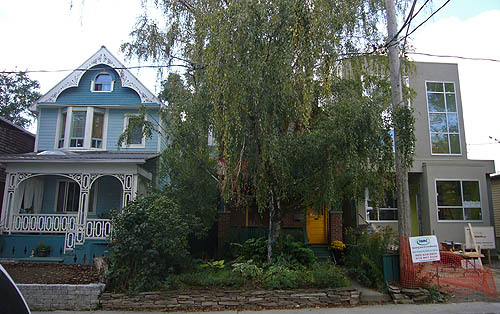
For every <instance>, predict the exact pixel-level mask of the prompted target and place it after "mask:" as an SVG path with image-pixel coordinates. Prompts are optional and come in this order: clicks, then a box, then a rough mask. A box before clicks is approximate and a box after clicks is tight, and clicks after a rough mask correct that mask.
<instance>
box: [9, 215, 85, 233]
mask: <svg viewBox="0 0 500 314" xmlns="http://www.w3.org/2000/svg"><path fill="white" fill-rule="evenodd" d="M76 218H77V215H76V214H14V215H13V217H12V225H11V229H10V231H11V232H22V233H66V232H68V231H71V230H74V229H75V228H76Z"/></svg>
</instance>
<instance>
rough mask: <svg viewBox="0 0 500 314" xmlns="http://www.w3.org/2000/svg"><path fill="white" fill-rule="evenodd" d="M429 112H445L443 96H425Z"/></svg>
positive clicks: (430, 94) (433, 94)
mask: <svg viewBox="0 0 500 314" xmlns="http://www.w3.org/2000/svg"><path fill="white" fill-rule="evenodd" d="M427 101H428V104H429V112H446V107H445V105H444V94H436V93H429V94H428V96H427Z"/></svg>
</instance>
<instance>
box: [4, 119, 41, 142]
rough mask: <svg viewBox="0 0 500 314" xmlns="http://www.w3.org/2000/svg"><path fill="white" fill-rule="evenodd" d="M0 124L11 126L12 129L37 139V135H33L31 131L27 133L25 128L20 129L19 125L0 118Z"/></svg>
mask: <svg viewBox="0 0 500 314" xmlns="http://www.w3.org/2000/svg"><path fill="white" fill-rule="evenodd" d="M0 122H2V123H5V124H7V125H9V126H10V127H11V128H13V129H16V130H18V131H21V132H23V133H25V134H26V135H30V136H32V137H35V134H33V133H31V132H29V131H26V130H25V129H24V128H22V127H20V126H19V125H17V124H14V123H12V122H11V121H9V120H7V119H5V118H3V117H0Z"/></svg>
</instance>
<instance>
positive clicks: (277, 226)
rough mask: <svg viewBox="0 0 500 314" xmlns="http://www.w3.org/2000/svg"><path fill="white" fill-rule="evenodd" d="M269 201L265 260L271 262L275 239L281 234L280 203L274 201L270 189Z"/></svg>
mask: <svg viewBox="0 0 500 314" xmlns="http://www.w3.org/2000/svg"><path fill="white" fill-rule="evenodd" d="M270 194H271V195H270V196H271V201H270V206H269V232H268V236H267V261H268V262H271V259H272V258H273V254H274V249H275V248H276V241H277V240H278V237H279V236H280V234H281V224H282V216H281V204H280V202H279V201H277V202H276V201H275V199H274V194H273V192H272V191H271V193H270Z"/></svg>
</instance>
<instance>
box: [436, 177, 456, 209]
mask: <svg viewBox="0 0 500 314" xmlns="http://www.w3.org/2000/svg"><path fill="white" fill-rule="evenodd" d="M436 185H437V193H438V197H437V198H438V206H462V194H461V189H460V181H437V182H436Z"/></svg>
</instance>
